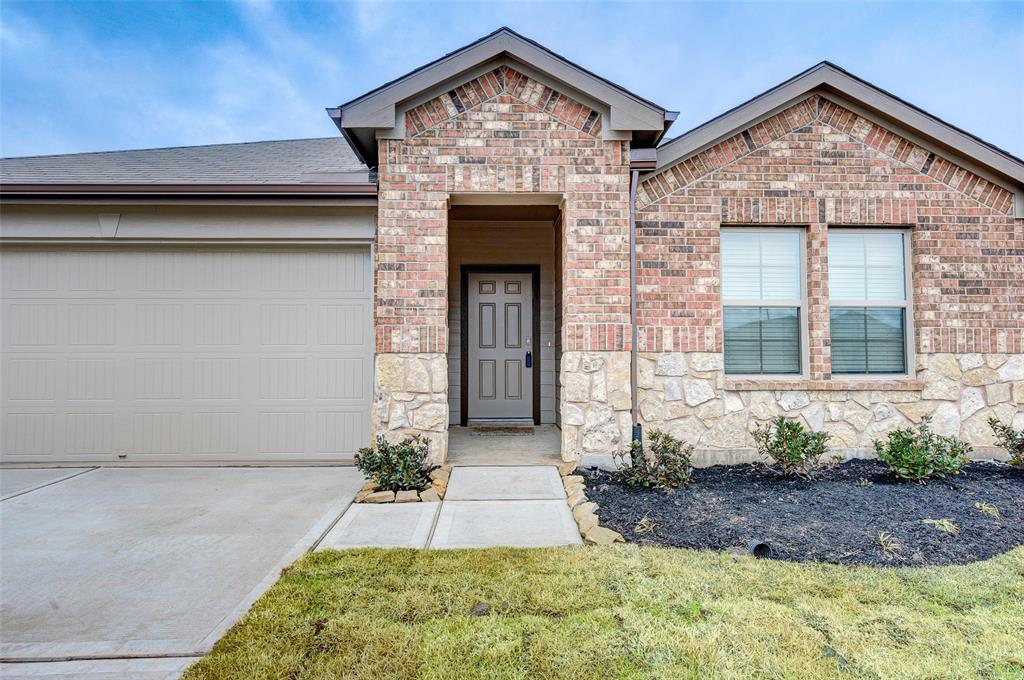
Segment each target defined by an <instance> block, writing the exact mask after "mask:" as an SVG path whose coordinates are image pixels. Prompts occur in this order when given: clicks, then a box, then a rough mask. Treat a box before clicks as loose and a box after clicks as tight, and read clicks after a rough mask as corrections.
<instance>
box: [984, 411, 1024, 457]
mask: <svg viewBox="0 0 1024 680" xmlns="http://www.w3.org/2000/svg"><path fill="white" fill-rule="evenodd" d="M988 425H989V427H991V428H992V432H993V433H994V434H995V435H996V445H997V446H1000V447H1001V448H1004V449H1006V452H1007V453H1008V454H1010V460H1009V461H1008V462H1009V463H1010V465H1017V466H1019V467H1024V430H1015V429H1014V428H1013V427H1011V426H1009V425H1006V424H1005V423H1003V422H1002V421H1000V420H999V419H998V418H989V419H988Z"/></svg>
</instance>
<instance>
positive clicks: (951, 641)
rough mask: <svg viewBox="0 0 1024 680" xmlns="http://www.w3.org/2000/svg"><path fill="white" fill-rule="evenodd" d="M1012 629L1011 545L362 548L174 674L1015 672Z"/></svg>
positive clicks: (320, 564)
mask: <svg viewBox="0 0 1024 680" xmlns="http://www.w3.org/2000/svg"><path fill="white" fill-rule="evenodd" d="M482 605H487V606H486V607H485V606H482ZM474 614H476V615H474ZM1022 640H1024V547H1022V548H1017V549H1016V550H1014V551H1012V552H1009V553H1006V554H1004V555H1001V556H999V557H997V558H995V559H992V560H988V561H986V562H979V563H975V564H972V565H967V566H958V567H934V568H921V569H881V568H874V567H854V568H850V567H842V566H834V565H824V564H796V563H786V562H775V561H760V560H756V561H755V560H753V559H750V558H737V557H732V556H730V555H724V554H719V553H712V552H696V551H690V550H670V549H660V548H646V547H638V546H621V547H609V548H552V549H538V550H525V549H518V550H513V549H491V550H479V551H470V550H454V551H414V550H381V549H367V550H352V551H348V552H343V553H342V552H321V553H314V554H310V555H306V556H305V557H303V558H302V559H301V560H299V561H298V562H297V563H296V564H295V565H293V566H292V567H291V568H290V569H289V570H287V572H286V573H285V574H284V576H283V577H282V578H281V580H280V581H279V582H278V583H277V584H276V585H275V586H274V587H273V588H271V589H270V590H269V591H268V592H267V593H266V594H265V595H264V596H263V597H262V598H261V599H260V600H259V601H258V602H257V603H256V605H255V606H254V607H253V608H252V609H251V610H250V611H249V613H248V614H247V615H246V616H245V617H244V618H243V619H242V620H241V621H240V622H239V623H238V624H237V625H235V626H234V627H233V628H232V629H231V630H230V631H229V632H228V633H227V635H225V636H224V638H223V639H222V640H221V641H220V642H218V643H217V645H216V647H215V649H214V651H213V653H212V654H210V655H209V656H207V657H206V658H204V659H203V660H201V661H200V662H198V663H197V664H196V665H195V666H193V667H192V668H191V669H190V670H189V671H188V672H187V673H186V675H185V677H186V678H187V679H188V680H199V679H206V678H209V679H213V678H218V679H221V678H282V679H285V678H287V679H289V680H292V679H294V680H305V679H308V678H317V679H319V678H427V679H430V678H438V679H440V678H460V679H463V678H467V679H469V678H524V679H525V678H545V679H546V678H569V679H572V680H582V679H585V678H709V677H710V678H834V677H851V678H854V677H861V678H967V677H970V678H1022V677H1024V644H1022Z"/></svg>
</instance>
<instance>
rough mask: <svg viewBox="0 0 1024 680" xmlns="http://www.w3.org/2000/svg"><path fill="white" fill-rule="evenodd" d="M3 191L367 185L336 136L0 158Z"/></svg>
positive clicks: (297, 189) (288, 189) (298, 189)
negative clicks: (46, 188)
mask: <svg viewBox="0 0 1024 680" xmlns="http://www.w3.org/2000/svg"><path fill="white" fill-rule="evenodd" d="M0 182H2V184H3V189H4V192H5V193H16V192H18V191H26V192H28V191H31V190H32V189H33V188H39V189H41V188H42V187H48V188H49V190H50V192H58V191H60V192H64V193H78V192H81V193H91V190H101V188H102V190H103V191H105V192H108V193H117V192H119V191H123V192H125V193H128V192H131V193H136V192H143V191H148V192H153V193H163V192H171V191H172V190H173V189H174V188H175V187H182V188H184V187H185V186H186V185H187V186H188V187H190V191H192V192H193V193H200V192H202V190H203V188H204V187H205V188H207V189H209V190H211V191H212V190H213V188H214V187H216V188H217V190H218V191H225V192H243V191H245V192H246V193H264V192H271V191H279V192H281V193H307V191H305V190H308V192H313V193H316V192H327V191H328V188H329V187H340V186H342V185H354V186H365V185H368V184H369V178H368V174H367V169H366V166H364V165H363V164H362V163H360V162H359V160H358V159H357V158H356V157H355V154H353V153H352V150H351V149H350V148H349V146H348V144H346V143H345V140H343V139H340V138H338V137H324V138H316V139H286V140H278V141H267V142H246V143H240V144H211V145H207V146H181V147H170V148H161V149H139V150H132V151H102V152H97V153H74V154H61V155H53V156H28V157H22V158H3V159H0Z"/></svg>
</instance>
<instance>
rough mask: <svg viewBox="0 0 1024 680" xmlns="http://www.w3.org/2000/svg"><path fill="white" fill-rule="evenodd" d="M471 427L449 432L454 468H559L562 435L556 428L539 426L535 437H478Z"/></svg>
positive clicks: (452, 429) (451, 458) (492, 435)
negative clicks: (472, 466) (477, 466)
mask: <svg viewBox="0 0 1024 680" xmlns="http://www.w3.org/2000/svg"><path fill="white" fill-rule="evenodd" d="M472 430H473V428H471V427H460V426H458V425H452V426H450V427H449V429H448V463H450V464H451V465H559V464H560V463H561V462H562V456H561V446H562V432H561V430H559V429H558V426H557V425H537V426H535V427H534V431H533V434H526V435H524V434H509V435H500V434H488V435H487V436H479V435H477V434H474V433H473V431H472Z"/></svg>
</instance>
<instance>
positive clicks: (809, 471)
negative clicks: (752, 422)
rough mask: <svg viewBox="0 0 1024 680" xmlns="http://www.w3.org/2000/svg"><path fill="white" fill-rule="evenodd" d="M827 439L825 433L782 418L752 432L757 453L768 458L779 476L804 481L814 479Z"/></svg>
mask: <svg viewBox="0 0 1024 680" xmlns="http://www.w3.org/2000/svg"><path fill="white" fill-rule="evenodd" d="M829 439H831V435H830V434H828V433H827V432H814V431H812V430H808V429H805V428H804V426H803V425H801V424H800V423H799V422H798V421H796V420H789V419H788V418H786V417H785V416H776V417H775V418H772V420H771V422H770V423H768V424H767V425H764V426H758V428H757V429H756V430H754V441H755V442H756V443H757V452H758V453H760V454H761V455H762V456H766V457H768V458H769V459H771V460H772V463H773V465H774V467H775V468H776V469H777V470H778V471H779V472H781V473H782V474H783V475H786V476H796V477H803V478H805V479H811V478H812V477H814V472H815V468H816V467H817V466H818V460H819V459H820V458H821V457H822V456H823V455H825V444H827V443H828V440H829Z"/></svg>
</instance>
